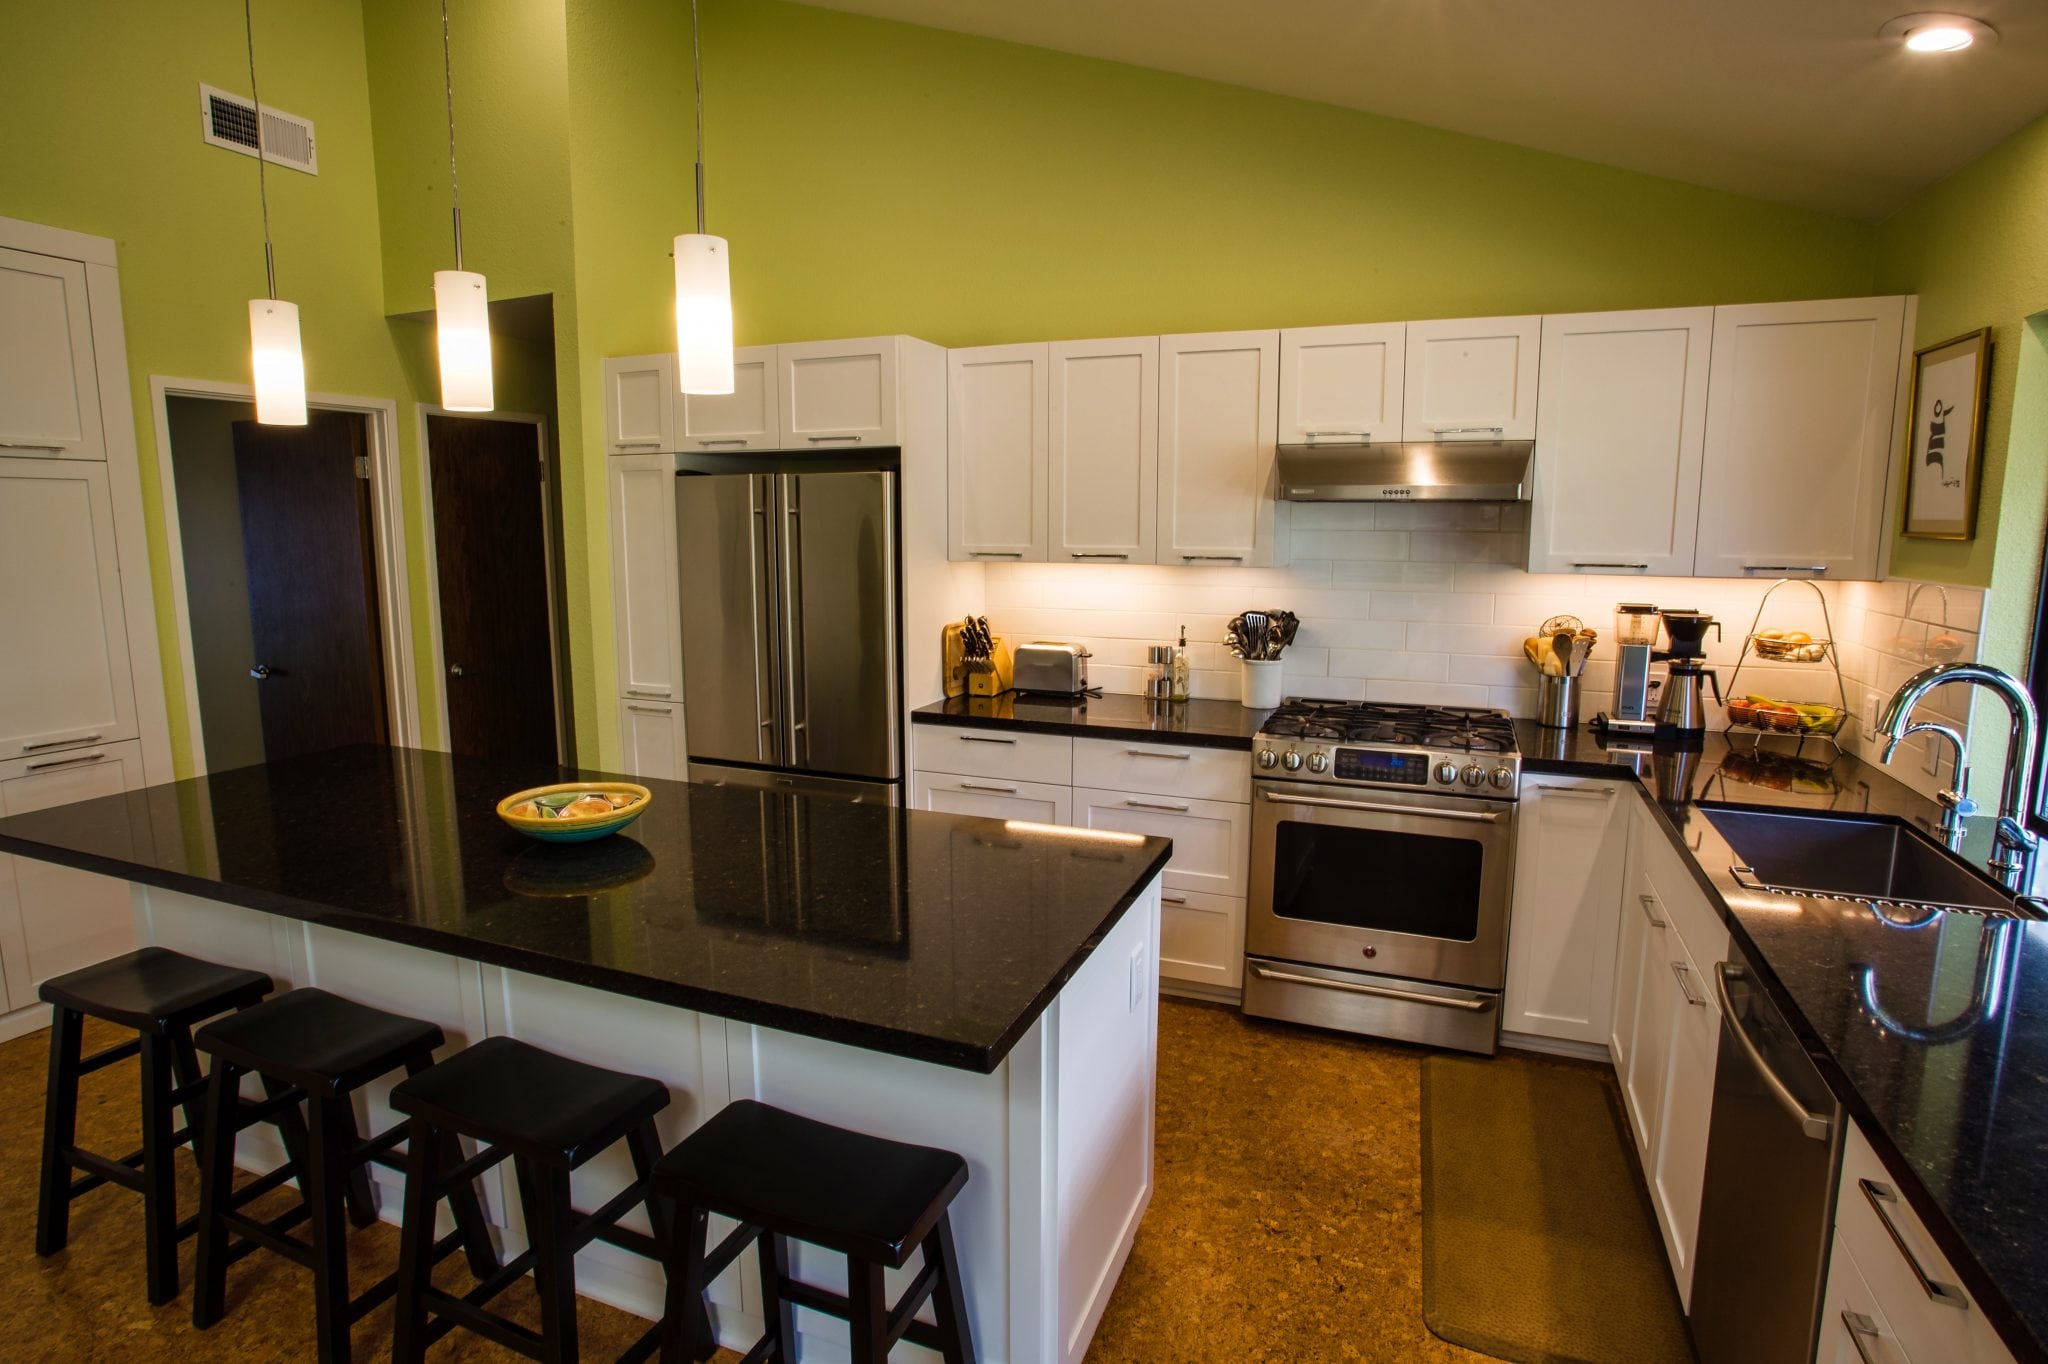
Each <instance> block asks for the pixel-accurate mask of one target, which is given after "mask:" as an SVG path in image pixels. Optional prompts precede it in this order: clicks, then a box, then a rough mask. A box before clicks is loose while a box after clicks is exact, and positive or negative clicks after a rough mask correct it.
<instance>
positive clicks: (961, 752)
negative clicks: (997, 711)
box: [914, 725, 1074, 786]
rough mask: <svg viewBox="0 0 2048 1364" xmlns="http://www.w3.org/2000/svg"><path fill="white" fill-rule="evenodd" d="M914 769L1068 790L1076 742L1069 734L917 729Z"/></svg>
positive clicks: (941, 727)
mask: <svg viewBox="0 0 2048 1364" xmlns="http://www.w3.org/2000/svg"><path fill="white" fill-rule="evenodd" d="M914 743H915V746H916V756H915V766H916V767H918V768H919V769H921V770H923V771H927V772H951V773H954V774H955V775H958V776H963V777H993V778H996V779H997V780H1000V781H1026V782H1040V783H1044V784H1047V785H1053V786H1067V785H1070V784H1071V783H1072V780H1073V770H1074V769H1073V760H1074V759H1073V754H1074V741H1073V740H1072V739H1069V738H1068V737H1067V736H1066V735H1064V734H1034V733H1032V732H1030V731H1029V730H1020V729H999V728H996V727H994V726H989V727H986V728H984V727H981V726H975V727H972V728H969V727H967V726H956V725H918V726H916V727H915V729H914Z"/></svg>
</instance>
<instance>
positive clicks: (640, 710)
mask: <svg viewBox="0 0 2048 1364" xmlns="http://www.w3.org/2000/svg"><path fill="white" fill-rule="evenodd" d="M626 709H627V710H630V711H632V712H633V713H634V714H635V715H667V714H668V713H669V712H668V709H667V708H666V707H664V706H635V705H631V704H629V705H627V707H626Z"/></svg>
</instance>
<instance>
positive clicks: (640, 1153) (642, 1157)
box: [626, 1118, 669, 1245]
mask: <svg viewBox="0 0 2048 1364" xmlns="http://www.w3.org/2000/svg"><path fill="white" fill-rule="evenodd" d="M626 1149H627V1151H628V1152H630V1153H631V1155H632V1157H633V1177H634V1178H635V1179H637V1180H639V1181H640V1184H641V1186H642V1187H643V1188H645V1189H646V1190H647V1199H646V1203H647V1223H648V1226H650V1227H651V1228H652V1229H653V1231H654V1239H655V1240H656V1241H658V1242H660V1243H661V1244H662V1245H667V1244H668V1240H669V1201H668V1200H667V1199H666V1198H663V1197H662V1196H661V1195H659V1194H657V1193H656V1192H654V1166H655V1162H657V1161H659V1160H660V1159H661V1137H660V1136H659V1135H658V1134H657V1133H656V1132H655V1130H654V1121H653V1119H651V1118H650V1119H649V1120H648V1121H646V1122H643V1123H641V1124H640V1125H639V1126H638V1127H636V1128H634V1129H633V1130H632V1131H631V1132H628V1133H627V1134H626Z"/></svg>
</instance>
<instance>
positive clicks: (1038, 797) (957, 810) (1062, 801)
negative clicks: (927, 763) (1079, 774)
mask: <svg viewBox="0 0 2048 1364" xmlns="http://www.w3.org/2000/svg"><path fill="white" fill-rule="evenodd" d="M910 808H912V809H913V810H936V811H938V812H939V813H941V814H948V815H979V816H981V817H982V818H984V819H1021V820H1027V821H1029V822H1031V823H1033V824H1071V823H1073V820H1072V819H1071V818H1070V815H1071V812H1072V809H1073V800H1072V792H1071V790H1070V789H1069V788H1067V787H1065V786H1053V785H1051V784H1049V783H1046V782H1036V781H1019V780H1015V779H1011V778H997V777H958V776H954V775H953V774H951V773H948V772H915V773H912V774H911V778H910Z"/></svg>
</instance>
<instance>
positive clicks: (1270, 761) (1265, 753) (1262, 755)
mask: <svg viewBox="0 0 2048 1364" xmlns="http://www.w3.org/2000/svg"><path fill="white" fill-rule="evenodd" d="M1279 762H1280V755H1279V754H1278V753H1275V752H1274V751H1273V750H1272V749H1270V748H1262V749H1260V750H1259V766H1260V767H1263V768H1265V769H1266V770H1267V771H1269V772H1270V771H1272V770H1273V768H1274V767H1276V766H1278V765H1279Z"/></svg>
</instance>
